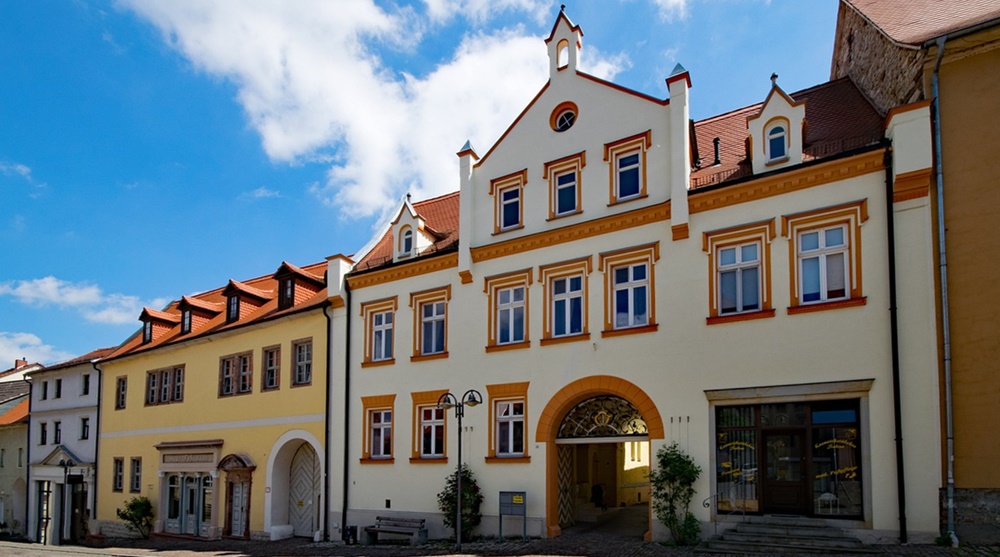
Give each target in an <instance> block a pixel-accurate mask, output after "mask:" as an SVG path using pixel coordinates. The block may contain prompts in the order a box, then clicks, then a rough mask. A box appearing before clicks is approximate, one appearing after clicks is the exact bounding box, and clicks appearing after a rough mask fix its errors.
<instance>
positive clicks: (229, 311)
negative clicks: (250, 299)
mask: <svg viewBox="0 0 1000 557" xmlns="http://www.w3.org/2000/svg"><path fill="white" fill-rule="evenodd" d="M239 318H240V297H239V296H236V295H233V296H230V297H229V298H227V299H226V323H232V322H234V321H237V320H238V319H239Z"/></svg>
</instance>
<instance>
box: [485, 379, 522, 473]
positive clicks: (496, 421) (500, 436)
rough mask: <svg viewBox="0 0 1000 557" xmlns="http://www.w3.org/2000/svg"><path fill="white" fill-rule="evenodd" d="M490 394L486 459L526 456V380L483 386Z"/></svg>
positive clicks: (500, 459)
mask: <svg viewBox="0 0 1000 557" xmlns="http://www.w3.org/2000/svg"><path fill="white" fill-rule="evenodd" d="M486 392H487V393H488V395H489V424H490V431H489V437H490V438H489V446H488V451H487V456H486V462H503V461H506V462H514V461H516V462H525V461H527V459H528V444H527V437H526V436H527V430H526V428H525V424H526V419H527V414H528V412H527V411H528V402H527V401H528V383H527V382H523V383H504V384H500V385H486Z"/></svg>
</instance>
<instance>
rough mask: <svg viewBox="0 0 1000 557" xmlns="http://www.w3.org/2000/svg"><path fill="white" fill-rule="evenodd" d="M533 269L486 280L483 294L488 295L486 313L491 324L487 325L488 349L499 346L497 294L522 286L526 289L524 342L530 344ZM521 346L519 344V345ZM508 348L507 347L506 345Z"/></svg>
mask: <svg viewBox="0 0 1000 557" xmlns="http://www.w3.org/2000/svg"><path fill="white" fill-rule="evenodd" d="M531 279H532V276H531V269H522V270H520V271H512V272H510V273H504V274H502V275H494V276H491V277H486V279H485V280H484V283H485V284H484V287H483V292H485V293H486V294H487V301H486V303H487V308H486V312H487V315H488V316H489V323H488V324H487V329H488V337H487V343H486V345H487V347H496V346H499V345H498V344H497V337H498V334H497V292H498V291H499V290H502V289H504V288H513V287H518V286H522V287H524V342H530V341H531V336H530V335H529V329H528V322H529V320H528V315H530V313H529V310H530V305H529V303H530V300H529V299H528V298H529V288H528V287H529V286H531ZM518 344H519V343H518ZM505 346H506V345H505Z"/></svg>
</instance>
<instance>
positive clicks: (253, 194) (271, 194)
mask: <svg viewBox="0 0 1000 557" xmlns="http://www.w3.org/2000/svg"><path fill="white" fill-rule="evenodd" d="M275 197H281V192H279V191H275V190H270V189H267V188H265V187H264V186H261V187H259V188H257V189H255V190H253V191H245V192H243V193H241V194H240V199H251V200H253V199H271V198H275Z"/></svg>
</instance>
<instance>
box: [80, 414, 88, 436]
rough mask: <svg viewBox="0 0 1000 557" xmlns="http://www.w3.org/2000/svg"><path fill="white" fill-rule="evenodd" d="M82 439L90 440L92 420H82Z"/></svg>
mask: <svg viewBox="0 0 1000 557" xmlns="http://www.w3.org/2000/svg"><path fill="white" fill-rule="evenodd" d="M80 439H84V440H85V439H90V418H80Z"/></svg>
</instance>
